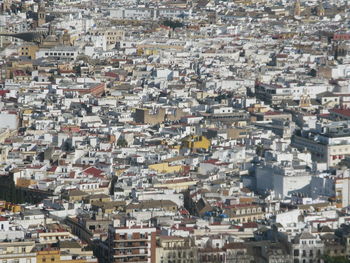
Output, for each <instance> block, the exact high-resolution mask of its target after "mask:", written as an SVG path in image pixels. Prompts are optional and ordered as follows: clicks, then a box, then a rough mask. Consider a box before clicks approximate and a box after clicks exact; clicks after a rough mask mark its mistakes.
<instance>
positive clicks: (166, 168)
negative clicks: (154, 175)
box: [148, 162, 182, 173]
mask: <svg viewBox="0 0 350 263" xmlns="http://www.w3.org/2000/svg"><path fill="white" fill-rule="evenodd" d="M148 168H149V169H151V170H155V171H157V172H158V173H179V172H181V170H182V165H169V163H168V162H164V163H156V164H151V165H149V166H148Z"/></svg>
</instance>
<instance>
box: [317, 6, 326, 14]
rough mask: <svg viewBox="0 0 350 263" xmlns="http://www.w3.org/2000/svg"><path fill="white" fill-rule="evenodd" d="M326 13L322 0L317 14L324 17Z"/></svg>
mask: <svg viewBox="0 0 350 263" xmlns="http://www.w3.org/2000/svg"><path fill="white" fill-rule="evenodd" d="M324 15H325V10H324V7H323V4H322V2H320V3H319V5H318V7H317V16H319V17H322V16H324Z"/></svg>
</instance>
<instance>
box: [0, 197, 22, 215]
mask: <svg viewBox="0 0 350 263" xmlns="http://www.w3.org/2000/svg"><path fill="white" fill-rule="evenodd" d="M1 210H2V211H11V212H13V213H19V212H21V210H22V207H21V206H20V205H16V204H12V203H11V202H6V201H4V200H0V211H1Z"/></svg>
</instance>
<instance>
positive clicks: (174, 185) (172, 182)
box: [154, 177, 197, 192]
mask: <svg viewBox="0 0 350 263" xmlns="http://www.w3.org/2000/svg"><path fill="white" fill-rule="evenodd" d="M196 183H197V181H195V180H193V179H191V178H190V177H179V178H173V179H167V180H162V181H159V182H158V183H156V184H154V187H155V188H168V189H173V190H175V191H176V192H181V191H183V190H187V189H188V188H189V187H190V186H191V185H195V184H196Z"/></svg>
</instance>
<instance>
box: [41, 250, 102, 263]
mask: <svg viewBox="0 0 350 263" xmlns="http://www.w3.org/2000/svg"><path fill="white" fill-rule="evenodd" d="M88 254H89V255H88V257H87V258H78V259H75V258H73V257H69V256H68V257H67V256H62V257H61V251H60V250H59V249H47V250H43V251H38V252H37V254H36V263H48V262H50V263H70V262H72V263H85V262H91V263H95V262H98V261H97V259H95V258H92V252H90V253H88Z"/></svg>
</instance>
